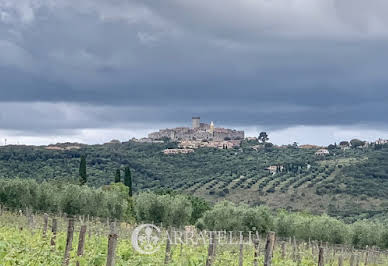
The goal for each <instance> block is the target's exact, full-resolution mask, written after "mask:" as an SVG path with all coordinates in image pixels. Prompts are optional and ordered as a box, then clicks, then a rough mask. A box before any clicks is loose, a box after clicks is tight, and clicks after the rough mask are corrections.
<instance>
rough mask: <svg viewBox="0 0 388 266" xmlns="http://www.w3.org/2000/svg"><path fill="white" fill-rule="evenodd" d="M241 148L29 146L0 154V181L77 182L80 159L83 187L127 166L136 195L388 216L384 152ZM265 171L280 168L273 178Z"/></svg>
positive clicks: (386, 152) (345, 215)
mask: <svg viewBox="0 0 388 266" xmlns="http://www.w3.org/2000/svg"><path fill="white" fill-rule="evenodd" d="M257 144H258V143H256V142H255V141H250V142H248V141H244V142H243V144H242V148H239V149H229V150H220V149H211V148H201V149H197V150H196V151H195V152H194V153H191V154H179V155H164V154H163V153H162V150H163V149H165V148H174V147H176V143H152V144H151V143H137V142H132V141H130V142H125V143H110V144H104V145H78V146H77V145H75V144H62V147H69V146H70V148H69V149H65V148H63V149H51V150H48V149H47V147H43V146H42V147H34V146H5V147H4V146H3V147H0V177H6V178H16V177H20V178H33V179H36V180H38V181H39V180H47V179H57V180H68V181H72V180H73V181H74V182H76V180H77V179H78V166H79V158H80V156H81V154H86V155H87V171H88V179H89V181H88V183H89V185H91V186H97V187H98V186H101V185H104V184H107V183H110V182H112V181H113V178H114V173H115V171H116V169H117V168H121V169H123V168H124V167H125V166H130V168H131V169H132V174H133V179H134V190H135V191H141V190H146V189H150V190H157V189H165V188H169V189H175V190H181V191H184V192H186V193H189V194H194V195H197V196H201V197H204V198H206V199H208V200H210V201H219V200H221V199H224V198H226V199H229V200H231V201H234V202H245V203H248V204H250V205H258V204H262V203H265V204H266V205H269V206H271V207H274V208H286V209H289V210H302V211H309V212H313V213H321V212H327V213H329V214H330V215H332V216H338V217H342V218H345V219H347V220H354V219H358V218H361V217H366V218H370V217H375V218H380V217H381V216H384V213H385V212H386V210H387V209H388V148H387V147H374V146H372V147H370V148H366V149H350V150H341V149H339V148H336V149H333V150H331V154H330V155H327V156H316V155H314V153H315V152H316V150H317V149H300V148H295V147H292V146H289V147H283V148H275V147H267V148H262V149H258V150H255V149H253V148H252V147H253V146H256V145H257ZM269 166H278V170H279V169H280V167H282V171H281V172H277V173H274V174H273V173H270V172H269V170H266V168H267V167H269Z"/></svg>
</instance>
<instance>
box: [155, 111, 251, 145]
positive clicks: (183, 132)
mask: <svg viewBox="0 0 388 266" xmlns="http://www.w3.org/2000/svg"><path fill="white" fill-rule="evenodd" d="M148 138H150V139H152V140H160V139H163V138H169V139H171V140H173V141H187V140H209V141H224V140H242V139H244V131H238V130H234V129H228V128H216V127H215V126H214V123H213V122H211V123H210V124H206V123H201V120H200V117H193V118H192V127H191V128H189V127H176V128H172V129H161V130H159V131H158V132H153V133H150V134H148Z"/></svg>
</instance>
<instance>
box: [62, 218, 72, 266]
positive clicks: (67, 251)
mask: <svg viewBox="0 0 388 266" xmlns="http://www.w3.org/2000/svg"><path fill="white" fill-rule="evenodd" d="M73 236H74V219H73V218H70V219H69V223H68V226H67V238H66V248H65V255H64V257H63V265H69V261H70V251H71V249H72V245H73Z"/></svg>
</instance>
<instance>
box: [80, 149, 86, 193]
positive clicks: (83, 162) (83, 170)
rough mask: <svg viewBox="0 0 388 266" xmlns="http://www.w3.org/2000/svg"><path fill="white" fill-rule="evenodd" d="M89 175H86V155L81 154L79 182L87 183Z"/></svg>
mask: <svg viewBox="0 0 388 266" xmlns="http://www.w3.org/2000/svg"><path fill="white" fill-rule="evenodd" d="M87 181H88V180H87V175H86V156H85V155H82V156H81V161H80V164H79V183H80V185H81V186H82V185H85V184H86V182H87Z"/></svg>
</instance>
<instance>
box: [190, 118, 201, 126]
mask: <svg viewBox="0 0 388 266" xmlns="http://www.w3.org/2000/svg"><path fill="white" fill-rule="evenodd" d="M200 120H201V118H200V117H199V116H195V117H193V118H192V123H193V128H199V127H200V124H201V121H200Z"/></svg>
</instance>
